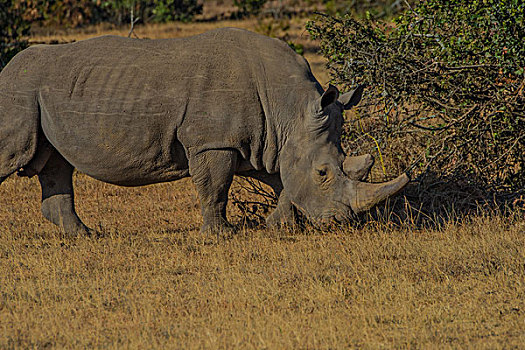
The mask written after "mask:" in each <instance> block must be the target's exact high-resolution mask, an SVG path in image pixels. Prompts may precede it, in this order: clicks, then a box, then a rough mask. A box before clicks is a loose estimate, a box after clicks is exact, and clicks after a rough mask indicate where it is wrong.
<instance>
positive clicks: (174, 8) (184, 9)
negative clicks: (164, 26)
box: [153, 0, 202, 22]
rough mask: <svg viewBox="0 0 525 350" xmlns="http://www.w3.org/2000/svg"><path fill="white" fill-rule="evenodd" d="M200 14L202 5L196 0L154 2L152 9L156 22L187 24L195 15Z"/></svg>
mask: <svg viewBox="0 0 525 350" xmlns="http://www.w3.org/2000/svg"><path fill="white" fill-rule="evenodd" d="M201 13H202V4H199V3H198V1H197V0H162V1H160V0H156V1H155V7H154V8H153V15H154V20H155V21H156V22H170V21H182V22H189V21H191V20H192V19H193V17H194V16H195V15H196V14H201Z"/></svg>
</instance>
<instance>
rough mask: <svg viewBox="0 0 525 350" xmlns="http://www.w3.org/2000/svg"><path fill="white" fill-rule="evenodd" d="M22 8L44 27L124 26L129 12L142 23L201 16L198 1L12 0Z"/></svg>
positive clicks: (128, 18)
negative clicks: (102, 23) (101, 23)
mask: <svg viewBox="0 0 525 350" xmlns="http://www.w3.org/2000/svg"><path fill="white" fill-rule="evenodd" d="M14 2H16V3H18V4H20V5H22V4H23V5H24V7H25V12H24V17H25V19H26V20H29V21H36V22H40V23H42V24H44V25H59V26H69V27H79V26H82V25H87V24H94V23H100V22H110V23H114V24H116V25H122V24H125V23H128V22H129V20H130V17H131V10H132V9H133V12H134V16H135V18H137V17H138V18H140V21H142V22H149V21H154V22H168V21H190V20H192V19H193V17H194V16H195V15H197V14H200V13H202V4H201V3H199V1H198V0H52V1H42V0H14Z"/></svg>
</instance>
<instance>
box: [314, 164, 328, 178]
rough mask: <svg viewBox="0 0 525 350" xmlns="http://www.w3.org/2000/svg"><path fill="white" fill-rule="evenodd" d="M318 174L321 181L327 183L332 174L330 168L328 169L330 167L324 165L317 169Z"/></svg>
mask: <svg viewBox="0 0 525 350" xmlns="http://www.w3.org/2000/svg"><path fill="white" fill-rule="evenodd" d="M316 173H317V176H318V177H319V178H320V179H321V181H325V180H326V178H327V177H328V175H329V173H330V168H329V167H328V165H326V164H323V165H321V166H319V167H318V168H317V169H316Z"/></svg>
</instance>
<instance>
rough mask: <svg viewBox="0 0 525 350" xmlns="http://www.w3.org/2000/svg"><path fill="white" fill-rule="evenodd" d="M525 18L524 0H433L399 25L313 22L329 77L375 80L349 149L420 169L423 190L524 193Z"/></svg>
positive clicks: (351, 129) (348, 82)
mask: <svg viewBox="0 0 525 350" xmlns="http://www.w3.org/2000/svg"><path fill="white" fill-rule="evenodd" d="M524 19H525V3H524V2H523V1H520V0H483V1H470V0H459V1H447V0H428V1H422V2H420V3H418V4H417V5H415V6H414V7H413V8H410V9H409V10H407V11H406V12H404V13H403V14H402V15H401V16H399V17H398V18H396V19H395V21H394V24H391V23H390V24H389V23H384V22H379V21H375V20H372V19H370V18H368V19H367V20H362V21H358V20H355V19H353V18H351V17H349V16H345V17H332V16H328V15H324V16H323V15H321V16H318V18H316V19H315V20H314V21H311V22H309V24H308V30H309V32H310V34H311V36H312V37H313V38H314V39H319V40H320V42H321V52H322V54H323V55H324V56H325V57H326V58H327V59H328V68H329V70H330V72H331V76H332V79H333V81H334V82H335V83H338V84H341V85H344V86H346V87H347V88H350V87H351V86H353V85H356V84H367V85H368V86H369V88H368V91H367V96H366V97H365V99H364V101H363V102H364V103H362V105H361V107H360V108H358V109H357V114H358V115H357V118H354V120H352V122H351V123H350V125H349V126H348V128H347V130H346V135H345V136H346V140H345V142H346V146H347V148H348V149H349V151H350V153H363V152H365V151H371V150H372V151H374V152H375V153H376V154H377V155H378V156H379V158H380V160H381V163H382V164H383V165H384V163H385V162H386V159H387V158H388V159H389V164H388V165H389V166H387V167H383V172H385V175H391V174H387V173H386V169H389V170H391V171H393V172H398V171H400V170H403V169H407V168H408V169H412V168H414V171H415V173H416V175H418V176H417V179H419V180H426V182H425V181H423V183H426V185H427V188H428V187H429V186H434V185H436V184H438V183H443V182H446V183H447V185H450V184H456V185H458V186H457V188H458V189H460V190H465V189H467V188H470V189H472V190H475V191H477V193H478V194H481V195H485V194H487V193H494V192H499V193H501V192H513V193H517V192H520V191H523V189H524V188H525V166H524V158H525V110H524V89H525V79H524V68H525V31H524V30H523V28H524V25H525V23H524ZM386 155H388V157H386ZM431 179H432V181H430V180H431Z"/></svg>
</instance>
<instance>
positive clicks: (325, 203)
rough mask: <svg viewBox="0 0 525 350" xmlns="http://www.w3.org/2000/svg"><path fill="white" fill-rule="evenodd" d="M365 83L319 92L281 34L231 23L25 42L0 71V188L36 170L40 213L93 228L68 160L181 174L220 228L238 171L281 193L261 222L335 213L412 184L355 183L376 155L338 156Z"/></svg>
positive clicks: (91, 170) (112, 169) (136, 175)
mask: <svg viewBox="0 0 525 350" xmlns="http://www.w3.org/2000/svg"><path fill="white" fill-rule="evenodd" d="M362 90H363V89H362V88H361V87H360V88H357V89H356V90H355V91H353V92H349V93H346V94H342V95H339V92H338V90H337V89H336V88H335V87H333V86H330V87H329V88H328V89H327V90H326V91H323V89H322V88H321V85H320V84H319V83H318V82H317V80H316V79H315V78H314V76H313V75H312V72H311V70H310V68H309V66H308V63H307V62H306V60H305V59H304V58H303V57H301V56H299V55H297V54H296V53H295V52H294V51H293V50H291V49H290V48H289V47H288V45H287V44H286V43H284V42H282V41H280V40H277V39H271V38H268V37H266V36H262V35H258V34H255V33H252V32H249V31H245V30H240V29H231V28H230V29H218V30H213V31H210V32H207V33H204V34H201V35H197V36H193V37H189V38H183V39H165V40H139V39H128V38H122V37H117V36H104V37H100V38H94V39H89V40H84V41H80V42H76V43H72V44H65V45H38V46H33V47H30V48H28V49H26V50H24V51H23V52H21V53H19V54H18V55H17V56H15V57H14V58H13V59H12V61H11V62H10V63H9V64H8V65H7V66H6V67H5V69H4V70H3V71H2V72H1V73H0V121H1V123H0V183H1V182H2V181H3V180H4V179H5V178H6V177H7V176H9V175H10V174H12V173H14V172H16V171H18V172H19V175H26V176H33V175H38V178H39V180H40V183H41V186H42V212H43V214H44V216H45V217H46V218H47V219H49V220H50V221H52V222H53V223H55V224H57V225H60V226H61V227H62V229H63V230H65V231H66V232H67V233H70V234H77V233H88V232H89V231H88V229H87V228H86V226H85V225H84V224H83V223H82V222H81V221H80V219H79V218H78V216H77V214H76V213H75V209H74V203H73V186H72V172H73V169H74V168H76V169H78V170H79V171H81V172H83V173H85V174H87V175H89V176H91V177H93V178H95V179H98V180H101V181H105V182H109V183H112V184H117V185H123V186H140V185H146V184H151V183H157V182H163V181H173V180H177V179H181V178H184V177H187V176H191V177H192V179H193V182H194V184H195V186H196V188H197V190H198V193H199V197H200V202H201V208H202V215H203V217H204V224H203V229H205V230H206V229H222V228H226V227H229V224H228V221H227V219H226V203H227V198H228V190H229V188H230V185H231V183H232V179H233V176H234V175H244V176H250V177H253V178H255V179H258V180H261V181H263V182H265V183H267V184H269V185H270V186H272V187H273V188H274V190H275V191H276V192H277V193H278V194H279V195H280V197H279V203H278V207H277V210H276V211H275V212H274V213H273V214H271V215H270V217H269V219H268V221H269V222H270V223H274V224H278V223H282V222H289V221H290V220H291V219H292V217H293V215H292V212H293V207H294V206H295V207H296V208H298V209H299V210H300V211H302V212H303V213H304V214H305V215H306V216H307V217H309V218H310V219H312V220H321V219H331V218H335V219H337V220H345V219H348V218H350V217H351V216H352V214H353V213H359V212H362V211H364V210H367V209H369V208H371V207H372V206H373V205H375V204H377V203H378V202H380V201H381V200H383V199H385V198H387V197H389V196H391V195H394V194H395V193H396V192H398V191H399V190H401V189H402V188H403V187H404V186H405V185H406V184H407V182H408V181H409V178H408V176H407V175H405V174H403V175H401V176H399V177H398V178H396V179H394V180H392V181H390V182H387V183H381V184H371V183H365V182H361V181H362V180H363V179H364V177H366V174H367V173H368V170H369V169H370V167H371V165H372V160H373V159H372V158H371V157H370V156H368V155H365V156H361V157H357V158H356V157H354V158H351V157H348V158H346V160H345V155H344V153H343V150H342V148H341V144H340V139H341V125H342V123H343V117H342V112H343V110H345V109H349V108H351V107H352V106H354V105H355V104H357V103H358V102H359V100H360V98H361V93H362Z"/></svg>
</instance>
